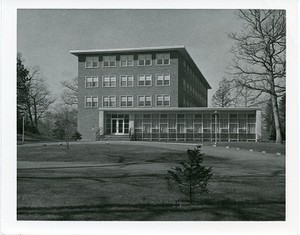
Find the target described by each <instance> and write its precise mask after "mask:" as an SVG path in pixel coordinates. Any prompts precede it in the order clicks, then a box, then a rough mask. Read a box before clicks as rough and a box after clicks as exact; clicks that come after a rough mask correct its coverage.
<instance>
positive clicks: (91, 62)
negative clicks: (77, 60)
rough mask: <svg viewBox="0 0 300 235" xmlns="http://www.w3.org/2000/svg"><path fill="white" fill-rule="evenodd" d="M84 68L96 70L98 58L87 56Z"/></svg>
mask: <svg viewBox="0 0 300 235" xmlns="http://www.w3.org/2000/svg"><path fill="white" fill-rule="evenodd" d="M85 67H86V68H98V67H99V58H98V56H87V57H85Z"/></svg>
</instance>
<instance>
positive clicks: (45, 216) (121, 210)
mask: <svg viewBox="0 0 300 235" xmlns="http://www.w3.org/2000/svg"><path fill="white" fill-rule="evenodd" d="M284 204H285V202H284V201H275V200H274V201H253V200H245V201H235V200H231V199H224V200H219V201H215V200H213V199H205V200H201V201H199V202H198V203H197V204H194V205H189V204H188V203H186V202H182V204H178V203H174V204H172V203H160V204H152V203H148V204H146V203H145V204H144V203H140V204H111V203H106V204H98V205H81V206H61V207H19V208H18V209H17V212H18V220H103V221H108V220H119V221H120V220H122V221H129V220H139V221H146V220H154V221H155V220H157V219H156V218H157V217H159V216H161V215H164V214H165V215H172V214H174V213H175V214H178V213H179V214H180V213H185V214H186V213H188V214H187V215H192V214H194V215H195V213H196V214H198V217H199V215H201V214H210V215H211V217H209V218H215V219H209V220H228V218H226V215H227V214H228V215H231V217H230V218H235V219H231V220H240V221H250V220H251V221H261V220H264V221H269V220H273V221H274V220H278V221H279V220H284V219H285V216H284ZM273 207H276V208H278V207H280V208H281V211H280V212H279V214H278V209H277V210H276V211H277V214H273V213H270V212H269V213H264V212H263V211H261V209H264V210H266V208H269V209H270V208H271V209H272V208H273ZM282 208H283V209H282ZM249 209H250V210H252V213H249ZM253 210H254V211H253ZM187 215H185V216H186V217H185V218H186V219H183V220H185V221H188V220H195V219H191V218H192V217H190V216H187ZM49 218H50V219H49ZM165 218H168V216H167V217H165ZM164 220H166V221H167V220H171V219H164ZM175 220H176V219H175ZM202 220H203V219H202ZM229 220H230V219H229Z"/></svg>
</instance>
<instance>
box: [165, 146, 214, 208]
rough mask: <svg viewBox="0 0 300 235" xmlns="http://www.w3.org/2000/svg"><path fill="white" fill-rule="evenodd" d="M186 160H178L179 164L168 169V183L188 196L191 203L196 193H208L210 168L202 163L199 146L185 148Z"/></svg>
mask: <svg viewBox="0 0 300 235" xmlns="http://www.w3.org/2000/svg"><path fill="white" fill-rule="evenodd" d="M187 156H188V159H187V160H183V161H181V162H180V166H177V167H173V168H172V169H171V170H169V171H168V177H167V180H168V183H169V184H170V185H171V186H175V187H176V188H177V189H179V191H180V192H181V193H183V194H185V195H187V196H188V198H189V202H190V204H193V202H194V198H195V196H196V195H199V196H200V195H203V194H206V193H208V189H207V183H208V181H209V180H210V178H211V177H212V173H211V171H212V168H211V167H206V166H204V165H202V162H203V156H204V153H201V146H197V147H196V148H194V149H188V150H187Z"/></svg>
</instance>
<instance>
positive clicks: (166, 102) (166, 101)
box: [156, 95, 170, 106]
mask: <svg viewBox="0 0 300 235" xmlns="http://www.w3.org/2000/svg"><path fill="white" fill-rule="evenodd" d="M156 106H170V95H157V96H156Z"/></svg>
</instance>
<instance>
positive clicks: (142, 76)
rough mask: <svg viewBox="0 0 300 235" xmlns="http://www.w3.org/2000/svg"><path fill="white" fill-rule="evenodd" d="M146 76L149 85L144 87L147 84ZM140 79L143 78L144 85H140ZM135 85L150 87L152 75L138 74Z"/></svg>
mask: <svg viewBox="0 0 300 235" xmlns="http://www.w3.org/2000/svg"><path fill="white" fill-rule="evenodd" d="M147 76H148V77H150V79H151V80H150V81H151V82H150V85H146V83H147ZM140 78H144V79H143V80H144V85H140ZM148 81H149V80H148ZM137 85H138V86H152V74H140V75H138V77H137Z"/></svg>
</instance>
